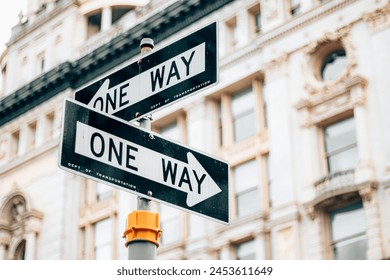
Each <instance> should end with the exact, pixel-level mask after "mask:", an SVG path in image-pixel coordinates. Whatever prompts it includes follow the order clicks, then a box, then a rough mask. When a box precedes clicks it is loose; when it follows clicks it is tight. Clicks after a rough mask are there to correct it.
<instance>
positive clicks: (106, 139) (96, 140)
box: [59, 99, 229, 223]
mask: <svg viewBox="0 0 390 280" xmlns="http://www.w3.org/2000/svg"><path fill="white" fill-rule="evenodd" d="M63 120H64V121H63V131H62V138H61V139H62V141H61V145H60V156H59V166H60V168H62V169H65V170H67V171H70V172H73V173H76V174H78V175H82V176H86V177H89V178H91V179H94V180H97V181H101V182H104V183H106V184H109V185H111V186H114V187H117V188H119V189H122V190H126V191H129V192H131V193H134V194H137V195H139V196H142V197H146V198H149V199H154V200H157V201H160V202H165V203H167V204H170V205H173V206H177V207H179V208H181V209H184V210H186V211H189V212H193V213H197V214H200V215H203V216H205V217H208V218H211V219H214V220H216V221H220V222H223V223H229V199H228V198H229V190H228V172H229V166H228V164H227V163H226V162H224V161H221V160H219V159H216V158H214V157H211V156H208V155H205V154H204V153H201V152H199V151H195V150H193V149H190V148H188V147H185V146H183V145H181V144H179V143H175V142H173V141H172V140H167V139H165V138H163V137H161V136H159V135H158V134H155V133H153V132H150V131H146V130H144V129H143V128H140V127H138V126H135V125H132V124H129V123H128V122H125V121H123V120H121V119H119V118H116V117H112V116H110V115H107V114H104V113H101V112H98V111H95V110H92V109H90V108H88V107H87V106H86V105H84V104H81V103H79V102H75V101H72V100H69V99H66V100H65V104H64V118H63Z"/></svg>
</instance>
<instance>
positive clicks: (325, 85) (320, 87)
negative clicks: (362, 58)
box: [303, 25, 357, 95]
mask: <svg viewBox="0 0 390 280" xmlns="http://www.w3.org/2000/svg"><path fill="white" fill-rule="evenodd" d="M350 30H351V26H350V25H347V26H345V27H343V28H341V29H339V30H337V31H335V32H326V33H325V34H324V35H323V36H322V37H321V38H319V39H318V40H317V41H315V42H312V43H311V44H309V45H308V46H306V48H305V53H306V60H305V62H304V65H303V69H304V70H305V72H306V74H307V75H306V77H307V81H306V83H305V86H304V87H305V89H306V90H307V91H308V92H309V94H310V95H315V94H324V93H326V92H328V91H329V90H331V89H333V88H335V87H340V84H342V83H343V81H344V80H345V79H348V78H350V77H351V76H353V75H354V69H355V68H356V65H357V60H356V51H355V47H354V45H353V43H352V40H351V36H350V35H349V33H350ZM335 43H340V44H341V45H342V46H343V47H344V48H345V51H346V53H347V58H348V64H347V67H346V69H345V71H344V73H343V74H342V75H341V76H340V77H339V78H338V79H336V80H333V81H322V80H321V79H320V77H317V76H316V73H317V70H318V69H317V68H319V64H320V63H321V61H318V60H321V59H322V57H321V56H320V55H319V53H321V52H322V51H323V50H326V48H327V46H330V45H332V44H335Z"/></svg>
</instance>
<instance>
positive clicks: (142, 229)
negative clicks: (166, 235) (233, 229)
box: [123, 210, 162, 247]
mask: <svg viewBox="0 0 390 280" xmlns="http://www.w3.org/2000/svg"><path fill="white" fill-rule="evenodd" d="M161 232H162V231H161V229H160V215H159V214H158V213H155V212H151V211H146V210H135V211H133V212H131V213H130V214H129V215H128V216H127V228H126V230H125V232H124V233H123V237H124V238H126V243H125V245H126V247H127V246H128V244H129V243H130V242H133V241H137V240H138V241H148V242H151V243H153V244H155V245H156V246H157V247H158V246H159V243H158V241H159V238H160V236H161Z"/></svg>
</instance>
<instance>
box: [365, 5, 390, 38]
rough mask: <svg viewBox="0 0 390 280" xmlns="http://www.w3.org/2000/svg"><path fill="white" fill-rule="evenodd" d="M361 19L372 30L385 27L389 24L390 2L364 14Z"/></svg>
mask: <svg viewBox="0 0 390 280" xmlns="http://www.w3.org/2000/svg"><path fill="white" fill-rule="evenodd" d="M363 20H364V21H365V22H367V24H368V26H369V27H370V29H371V30H372V31H377V30H380V29H381V28H384V27H386V26H387V25H389V24H390V2H388V3H387V4H386V5H385V6H384V7H382V8H380V9H377V10H375V11H374V12H371V13H366V14H364V15H363Z"/></svg>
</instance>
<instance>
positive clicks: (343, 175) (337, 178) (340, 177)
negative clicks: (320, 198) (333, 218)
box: [314, 169, 355, 195]
mask: <svg viewBox="0 0 390 280" xmlns="http://www.w3.org/2000/svg"><path fill="white" fill-rule="evenodd" d="M353 185H355V170H354V169H349V170H344V171H339V172H336V173H333V174H330V175H328V176H326V177H324V178H322V179H321V180H318V181H317V182H315V183H314V187H315V189H316V193H317V195H321V194H324V193H328V192H333V191H337V190H341V189H344V188H346V187H350V186H353Z"/></svg>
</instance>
